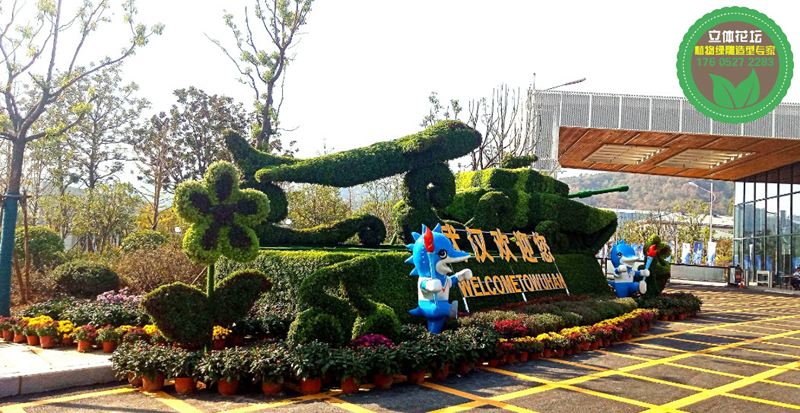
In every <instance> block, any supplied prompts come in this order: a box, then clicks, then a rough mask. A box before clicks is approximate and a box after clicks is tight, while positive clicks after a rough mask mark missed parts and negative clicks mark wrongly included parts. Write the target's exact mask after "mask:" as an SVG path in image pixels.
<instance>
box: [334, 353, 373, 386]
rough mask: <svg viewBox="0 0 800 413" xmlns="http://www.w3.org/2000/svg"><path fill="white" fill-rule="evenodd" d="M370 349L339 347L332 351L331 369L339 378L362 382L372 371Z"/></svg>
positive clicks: (357, 382)
mask: <svg viewBox="0 0 800 413" xmlns="http://www.w3.org/2000/svg"><path fill="white" fill-rule="evenodd" d="M367 354H368V351H366V350H363V349H360V348H337V349H334V350H333V351H332V352H331V370H332V371H333V373H334V375H335V376H336V377H337V378H338V379H339V380H345V379H350V378H352V379H354V380H355V382H356V384H360V383H361V380H362V379H364V378H365V377H366V376H367V374H368V373H369V371H370V365H369V362H370V357H369V356H368V355H367Z"/></svg>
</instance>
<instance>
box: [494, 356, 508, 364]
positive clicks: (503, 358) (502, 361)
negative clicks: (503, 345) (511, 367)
mask: <svg viewBox="0 0 800 413" xmlns="http://www.w3.org/2000/svg"><path fill="white" fill-rule="evenodd" d="M499 360H500V363H498V364H497V365H498V366H505V365H506V364H508V357H506V356H503V357H500V359H499Z"/></svg>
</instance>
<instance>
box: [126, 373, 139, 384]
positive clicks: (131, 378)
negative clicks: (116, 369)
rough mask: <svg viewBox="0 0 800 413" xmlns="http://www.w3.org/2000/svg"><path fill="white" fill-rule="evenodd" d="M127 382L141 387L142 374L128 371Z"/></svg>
mask: <svg viewBox="0 0 800 413" xmlns="http://www.w3.org/2000/svg"><path fill="white" fill-rule="evenodd" d="M128 383H130V384H131V386H133V387H142V376H137V375H135V374H133V373H128Z"/></svg>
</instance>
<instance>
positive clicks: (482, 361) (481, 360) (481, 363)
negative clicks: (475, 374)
mask: <svg viewBox="0 0 800 413" xmlns="http://www.w3.org/2000/svg"><path fill="white" fill-rule="evenodd" d="M484 362H485V360H484V359H483V357H481V358H479V359H477V360H475V367H480V366H482V365H483V363H484Z"/></svg>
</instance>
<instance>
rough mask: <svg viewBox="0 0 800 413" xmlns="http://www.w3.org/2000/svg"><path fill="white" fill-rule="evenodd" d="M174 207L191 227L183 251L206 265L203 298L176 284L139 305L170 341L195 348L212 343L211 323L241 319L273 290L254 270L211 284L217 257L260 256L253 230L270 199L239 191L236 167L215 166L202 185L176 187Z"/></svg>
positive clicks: (244, 259) (242, 259)
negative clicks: (262, 296)
mask: <svg viewBox="0 0 800 413" xmlns="http://www.w3.org/2000/svg"><path fill="white" fill-rule="evenodd" d="M174 204H175V210H176V212H177V213H178V215H179V216H180V217H181V218H182V219H184V220H185V221H187V222H190V223H191V224H192V225H191V227H190V228H189V230H188V231H186V235H185V236H184V238H183V250H184V252H185V253H186V255H187V256H188V257H189V259H191V260H192V261H194V262H195V263H198V264H207V265H208V274H207V284H206V293H205V294H204V293H203V292H201V291H200V290H198V289H196V288H194V287H190V286H188V285H186V284H182V283H175V284H170V285H165V286H162V287H159V288H157V289H156V290H154V291H152V292H150V293H149V294H147V296H146V297H145V299H144V300H143V301H142V305H143V306H144V308H145V309H146V310H147V312H148V314H150V316H151V317H153V319H154V320H155V323H156V326H157V327H158V328H159V330H161V331H162V332H163V333H164V335H165V336H166V337H167V338H168V339H170V340H173V341H176V342H178V343H180V344H182V345H184V346H188V347H198V346H200V345H203V344H207V343H208V342H210V340H211V336H212V328H213V326H214V325H215V324H222V325H229V324H231V323H234V322H236V321H238V320H240V319H242V318H244V317H245V316H246V315H247V312H248V311H249V310H250V308H251V307H252V306H253V303H255V301H256V300H257V299H258V297H259V296H261V294H263V293H265V292H267V291H268V290H269V289H270V288H271V287H272V283H271V282H270V281H269V280H268V279H267V277H266V276H265V275H264V274H263V273H261V272H259V271H254V270H243V271H239V272H236V273H234V274H231V276H229V277H227V278H225V279H224V280H222V281H221V282H220V283H219V285H218V286H217V285H216V284H215V279H214V263H215V262H216V260H217V258H219V257H220V256H221V255H223V256H225V257H227V258H230V259H232V260H234V261H238V262H249V261H252V260H253V259H254V258H255V257H256V256H257V255H258V249H259V244H258V237H256V233H255V231H253V229H252V228H251V227H253V226H255V225H258V224H259V223H260V222H261V221H263V220H264V219H266V218H267V216H268V215H269V210H270V208H269V200H268V199H267V197H266V195H264V194H262V193H261V192H258V191H256V190H253V189H244V190H240V189H239V172H238V171H237V170H236V168H234V166H233V165H231V164H229V163H227V162H216V163H214V164H212V165H211V166H209V168H208V171H207V172H206V175H205V177H204V180H203V182H195V181H190V182H184V183H181V184H180V185H178V188H177V189H176V191H175V200H174Z"/></svg>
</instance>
